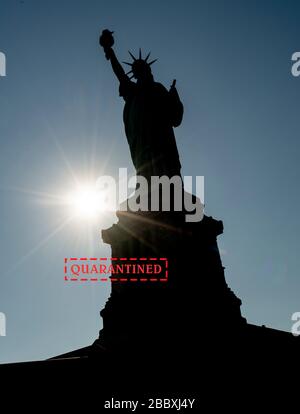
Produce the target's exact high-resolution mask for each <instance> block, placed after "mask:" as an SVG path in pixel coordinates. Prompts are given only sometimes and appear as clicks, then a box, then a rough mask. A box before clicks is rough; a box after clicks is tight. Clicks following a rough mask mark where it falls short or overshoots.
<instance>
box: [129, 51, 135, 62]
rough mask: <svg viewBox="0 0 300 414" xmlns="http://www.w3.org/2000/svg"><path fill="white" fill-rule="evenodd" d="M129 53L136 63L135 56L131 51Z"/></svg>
mask: <svg viewBox="0 0 300 414" xmlns="http://www.w3.org/2000/svg"><path fill="white" fill-rule="evenodd" d="M128 53H129V54H130V56H131V57H132V59H133V60H134V61H136V58H135V57H134V56H133V54H132V53H131V52H130V50H128Z"/></svg>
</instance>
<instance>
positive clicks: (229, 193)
mask: <svg viewBox="0 0 300 414" xmlns="http://www.w3.org/2000/svg"><path fill="white" fill-rule="evenodd" d="M299 17H300V5H299V3H298V2H297V1H283V0H282V1H276V0H274V1H270V0H265V1H264V2H261V1H251V2H250V1H243V0H240V1H234V0H229V1H222V0H218V1H212V0H209V1H208V0H207V1H190V0H186V1H184V2H182V1H176V0H172V1H169V0H167V1H164V2H162V1H157V0H153V1H151V2H146V1H143V0H141V1H135V0H134V1H131V0H128V1H126V2H124V1H110V2H108V1H102V0H99V1H94V0H88V1H86V0H77V1H76V0H73V1H71V0H69V1H67V0H59V1H58V0H51V1H50V0H49V1H48V0H43V1H38V0H24V2H20V1H14V0H9V1H8V0H0V51H2V52H4V53H5V54H6V58H7V77H5V78H4V77H2V78H0V139H1V152H0V197H1V203H0V217H1V221H0V223H1V239H0V251H1V276H0V311H1V312H4V313H5V314H6V317H7V336H6V337H0V361H1V362H6V361H20V360H31V359H40V358H45V357H49V356H53V355H55V354H58V353H62V352H65V351H69V350H72V349H75V348H77V347H81V346H85V345H87V344H89V343H91V342H92V341H93V340H94V339H95V338H96V336H97V332H98V330H99V329H100V328H101V320H100V317H99V310H100V309H101V308H102V307H103V306H104V303H105V301H106V299H107V297H108V295H109V286H108V285H106V284H102V285H100V284H99V285H93V286H92V285H83V284H81V285H68V284H66V283H64V281H63V259H64V257H70V256H77V255H78V256H86V255H92V254H94V255H97V256H99V255H107V256H108V255H109V251H110V250H109V247H108V246H106V245H104V244H103V242H102V241H101V238H100V230H101V228H105V227H108V226H109V225H110V224H111V223H112V222H114V221H115V217H114V216H113V215H112V214H111V215H110V216H109V217H99V220H98V222H96V223H95V222H93V223H90V222H87V221H84V220H81V221H80V220H78V221H72V222H71V223H69V224H66V225H65V226H64V227H62V226H61V223H63V222H64V220H65V219H66V218H67V217H68V211H66V209H65V208H63V207H62V206H57V205H56V204H53V203H45V199H44V196H43V195H41V194H40V193H41V192H43V193H51V194H53V193H59V194H64V193H67V192H68V191H70V188H71V187H72V185H73V179H72V173H71V172H72V171H73V172H75V173H76V176H77V177H80V179H82V180H93V179H95V178H97V177H98V176H99V175H101V174H109V175H113V176H116V177H117V176H118V168H119V167H129V168H130V170H131V171H133V167H132V163H131V160H130V154H129V149H128V146H127V142H126V138H125V134H124V131H123V124H122V109H123V102H122V100H121V98H119V96H118V84H117V81H116V79H115V78H114V75H113V74H112V71H111V68H110V66H109V64H108V62H107V61H106V60H105V58H104V56H103V53H102V50H100V49H99V46H98V36H99V33H100V31H101V30H102V29H104V28H109V29H111V30H114V31H115V51H116V53H117V55H118V56H119V58H120V60H127V59H128V54H127V50H128V49H130V50H132V51H133V52H136V51H137V50H138V48H139V47H142V48H143V50H144V51H145V52H146V51H149V50H151V51H152V56H153V58H156V57H157V58H158V59H159V60H158V61H157V63H155V65H153V72H154V76H155V79H156V80H157V81H160V82H162V83H163V84H164V85H165V86H167V87H168V86H169V85H170V84H171V82H172V80H173V79H174V78H176V79H177V87H178V91H179V93H180V96H181V98H182V101H183V103H184V106H185V115H184V121H183V124H182V126H181V127H180V128H178V129H177V130H176V137H177V144H178V148H179V151H180V156H181V163H182V166H183V171H182V172H183V174H184V175H193V176H196V175H204V176H205V204H206V214H207V215H212V216H213V217H215V218H217V219H222V220H223V222H224V226H225V230H224V235H222V236H221V237H220V238H219V247H220V248H221V249H222V252H223V256H222V260H223V263H224V266H225V267H226V279H227V281H228V284H229V285H230V287H231V288H232V289H233V290H234V291H235V292H236V294H237V295H238V296H239V297H240V298H241V299H242V301H243V305H242V312H243V315H244V316H245V317H246V318H247V320H248V321H249V322H251V323H256V324H265V325H267V326H272V327H275V328H278V329H284V330H290V327H291V314H292V313H293V312H296V311H300V301H299V292H300V278H299V253H298V251H299V242H298V233H299V231H300V221H299V217H298V213H299V207H300V197H299V190H298V182H299V173H300V166H299V152H300V151H299V150H300V144H299V139H298V136H299V101H298V97H299V91H300V78H294V77H293V76H292V75H291V71H290V69H291V55H292V53H293V52H295V51H299V50H300V40H299V39H300V26H299ZM37 193H38V194H37ZM186 277H187V278H188V275H186Z"/></svg>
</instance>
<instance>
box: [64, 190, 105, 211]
mask: <svg viewBox="0 0 300 414" xmlns="http://www.w3.org/2000/svg"><path fill="white" fill-rule="evenodd" d="M67 200H68V205H69V206H70V208H71V210H72V213H73V214H74V215H75V216H77V217H80V218H83V219H93V218H95V217H97V215H98V214H99V213H100V212H101V211H103V210H104V209H105V195H104V194H102V193H101V192H100V191H97V190H96V188H95V187H93V186H89V185H82V186H80V187H78V188H77V189H76V190H75V191H73V192H72V193H70V194H69V196H68V197H67Z"/></svg>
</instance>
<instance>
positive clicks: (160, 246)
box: [97, 212, 245, 352]
mask: <svg viewBox="0 0 300 414" xmlns="http://www.w3.org/2000/svg"><path fill="white" fill-rule="evenodd" d="M117 215H118V218H119V221H118V223H117V224H114V225H113V226H112V227H111V228H109V229H107V230H103V231H102V238H103V241H104V242H105V243H108V244H110V245H111V248H112V258H114V260H117V262H118V260H120V261H121V259H120V258H122V260H125V259H129V258H134V260H136V263H142V261H141V260H140V259H142V260H144V259H145V258H147V259H149V258H156V259H160V258H166V259H167V260H168V274H167V281H164V282H163V281H160V280H159V281H150V278H149V279H148V280H147V281H145V280H144V281H143V282H141V281H140V280H138V281H135V283H133V282H131V281H129V280H128V281H127V282H121V281H116V276H115V275H113V278H114V282H112V291H111V295H110V297H109V299H108V301H107V303H106V305H105V307H104V309H103V310H102V311H101V313H100V314H101V316H102V318H103V329H102V330H101V331H100V335H99V339H98V340H97V344H98V345H100V346H101V347H103V349H106V350H112V351H114V350H120V349H123V350H134V349H138V350H145V351H146V350H152V351H158V352H159V350H160V347H163V348H164V349H165V348H166V347H174V346H175V347H179V348H180V349H183V348H184V347H186V346H188V348H189V349H190V348H194V347H195V350H196V349H198V348H199V345H200V344H201V343H202V344H203V342H204V341H205V342H207V341H208V342H209V341H213V340H214V338H215V337H216V336H218V337H220V335H222V334H225V333H226V335H227V336H228V334H229V333H230V332H236V331H237V330H239V329H240V327H241V326H244V324H245V319H244V318H243V317H242V316H241V312H240V306H241V301H240V299H238V298H237V297H236V296H235V295H234V293H233V292H232V291H231V290H230V289H229V287H228V286H227V284H226V281H225V277H224V268H223V266H222V262H221V258H220V254H219V249H218V245H217V236H218V235H220V234H221V233H222V232H223V223H222V222H221V221H217V220H215V219H213V218H212V217H207V216H204V218H203V220H202V221H200V222H197V223H186V222H185V221H184V216H183V215H182V214H181V213H177V212H174V213H172V212H168V213H167V212H166V213H164V212H158V213H152V212H137V213H132V212H118V213H117ZM117 262H115V263H117ZM138 277H140V276H138Z"/></svg>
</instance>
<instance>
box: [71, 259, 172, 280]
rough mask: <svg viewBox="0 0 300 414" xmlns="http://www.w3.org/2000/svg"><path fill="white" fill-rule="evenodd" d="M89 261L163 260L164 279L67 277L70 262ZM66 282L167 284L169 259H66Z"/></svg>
mask: <svg viewBox="0 0 300 414" xmlns="http://www.w3.org/2000/svg"><path fill="white" fill-rule="evenodd" d="M81 260H82V261H88V260H99V261H101V260H107V261H109V260H110V261H113V260H124V261H132V260H149V261H153V260H157V261H159V260H161V261H164V262H165V274H164V277H160V278H157V277H149V278H146V277H142V278H136V277H120V278H117V277H112V276H110V277H69V276H68V275H67V273H68V269H67V263H68V261H81ZM64 263H65V265H64V274H65V276H64V280H65V281H66V282H78V281H79V282H167V281H168V273H169V270H168V259H167V258H166V257H148V258H147V257H139V258H138V257H128V258H127V257H70V258H67V257H65V259H64Z"/></svg>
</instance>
